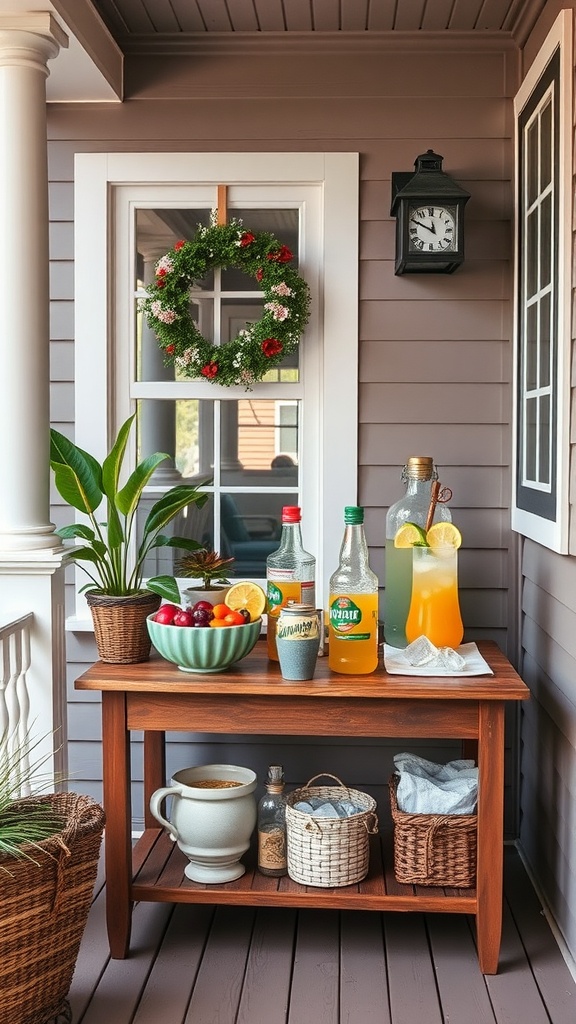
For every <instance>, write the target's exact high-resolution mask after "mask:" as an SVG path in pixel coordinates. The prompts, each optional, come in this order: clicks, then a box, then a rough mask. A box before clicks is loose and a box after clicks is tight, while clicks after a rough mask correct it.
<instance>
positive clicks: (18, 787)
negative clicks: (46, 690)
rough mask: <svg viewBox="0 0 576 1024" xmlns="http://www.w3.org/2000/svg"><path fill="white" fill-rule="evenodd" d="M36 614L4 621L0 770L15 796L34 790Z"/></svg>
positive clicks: (1, 633) (0, 627)
mask: <svg viewBox="0 0 576 1024" xmlns="http://www.w3.org/2000/svg"><path fill="white" fill-rule="evenodd" d="M33 621H34V615H33V613H32V612H29V613H28V614H27V615H22V616H20V618H18V619H14V620H13V621H12V622H8V623H6V624H5V625H3V624H2V623H0V739H1V740H2V747H1V756H2V759H3V762H4V763H2V764H0V772H3V773H6V772H7V773H8V775H9V782H10V789H11V792H12V793H13V795H15V796H28V795H29V793H30V785H29V781H28V780H29V778H30V753H29V750H28V745H27V744H28V735H29V726H30V722H29V718H30V696H29V692H28V684H27V680H26V673H27V672H28V670H29V669H30V633H31V629H32V623H33Z"/></svg>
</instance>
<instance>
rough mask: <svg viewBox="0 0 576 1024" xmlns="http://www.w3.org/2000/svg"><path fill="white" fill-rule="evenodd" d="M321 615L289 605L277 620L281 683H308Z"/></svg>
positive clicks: (306, 606)
mask: <svg viewBox="0 0 576 1024" xmlns="http://www.w3.org/2000/svg"><path fill="white" fill-rule="evenodd" d="M321 626H322V612H321V610H320V609H318V608H314V606H313V605H308V604H296V602H294V601H289V602H288V604H287V605H285V606H284V607H283V608H282V610H281V612H280V615H279V617H278V624H277V628H276V644H277V648H278V658H279V660H280V671H281V672H282V676H283V677H284V679H291V680H304V679H312V678H313V676H314V669H315V667H316V659H317V657H318V650H319V647H320V631H321Z"/></svg>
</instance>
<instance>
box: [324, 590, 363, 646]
mask: <svg viewBox="0 0 576 1024" xmlns="http://www.w3.org/2000/svg"><path fill="white" fill-rule="evenodd" d="M330 625H331V626H332V629H333V630H334V633H335V634H336V636H338V638H339V639H342V640H369V639H370V631H369V630H368V632H364V630H365V629H366V627H364V630H362V629H361V627H362V610H361V608H359V607H358V605H357V604H356V603H355V602H354V601H353V600H352V598H351V597H345V596H344V595H342V594H339V595H338V596H337V597H335V598H334V600H333V601H332V602H331V604H330Z"/></svg>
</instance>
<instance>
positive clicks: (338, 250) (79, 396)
mask: <svg viewBox="0 0 576 1024" xmlns="http://www.w3.org/2000/svg"><path fill="white" fill-rule="evenodd" d="M196 182H203V183H205V184H206V186H207V194H208V195H210V196H215V186H216V185H217V184H218V183H220V182H229V183H235V184H242V183H254V182H256V183H257V182H261V183H262V186H263V188H264V187H265V186H266V185H271V184H274V185H277V184H283V183H287V184H289V183H298V184H299V185H308V184H310V185H313V186H316V187H319V188H320V189H321V197H322V198H321V219H320V231H321V241H320V252H319V253H318V264H319V265H317V266H314V265H307V262H306V260H307V254H306V253H304V254H303V262H302V265H301V266H300V272H301V273H302V275H303V276H304V277H305V278H306V280H308V282H309V284H310V286H311V290H312V294H313V309H312V315H311V319H310V323H309V325H308V328H307V333H308V334H310V332H312V331H316V332H321V336H322V337H323V339H324V344H322V345H318V346H313V348H315V350H316V351H317V352H318V353H319V358H318V359H317V365H316V366H315V367H313V368H311V371H312V373H314V377H313V378H312V377H311V373H310V372H309V373H308V374H307V375H306V377H305V378H304V388H306V386H307V385H306V379H308V387H310V386H312V383H311V380H312V379H313V380H314V381H315V384H314V386H317V381H318V380H319V381H320V404H319V406H317V403H316V402H314V403H312V405H313V409H312V410H311V409H310V406H311V403H310V402H307V401H306V393H305V394H304V410H305V416H306V417H307V422H306V423H305V424H304V423H303V424H301V430H302V437H303V441H304V443H305V444H311V445H314V449H315V450H316V451H317V453H318V461H317V466H318V473H314V474H309V478H308V479H306V477H304V478H303V480H302V504H303V509H304V516H303V540H304V544H305V546H306V547H307V548H308V550H311V551H314V553H315V554H316V559H317V598H318V601H319V603H320V602H321V601H322V600H323V591H324V587H325V586H326V585H327V576H328V574H329V573H330V572H331V571H332V569H333V567H334V565H335V564H336V562H337V557H338V551H339V547H340V542H341V535H342V513H343V508H344V506H345V505H348V504H353V503H355V502H356V501H357V490H358V397H357V391H358V383H357V382H358V220H359V206H358V198H359V158H358V154H357V153H258V154H249V153H218V154H202V153H200V154H198V153H194V154H190V153H96V154H95V153H81V154H77V155H76V157H75V260H76V263H75V344H76V378H75V380H76V390H75V440H76V443H77V444H79V445H80V446H81V447H82V448H85V449H87V450H88V451H90V452H93V453H94V455H95V456H96V457H97V458H103V457H104V455H105V454H106V452H107V451H108V450H109V447H110V443H111V440H112V439H113V438H114V436H115V433H116V430H117V428H118V426H119V424H120V423H121V422H123V420H124V419H125V418H126V416H127V415H128V414H129V413H130V412H131V411H133V410H134V408H135V399H134V395H132V396H131V401H128V398H129V396H128V394H126V395H124V394H122V393H121V390H120V391H119V392H118V393H117V394H115V391H114V389H115V386H116V368H115V366H114V358H113V324H112V323H111V313H112V309H113V303H114V287H113V285H114V281H113V276H112V272H111V269H113V268H111V267H110V263H111V259H110V257H111V253H112V248H111V241H110V239H111V226H112V218H113V212H114V211H113V200H114V187H115V186H125V185H134V186H138V185H141V184H154V183H156V184H158V185H159V186H165V185H167V184H169V185H174V186H176V185H178V184H179V183H182V184H185V183H186V184H190V183H196ZM213 205H215V203H214V204H213ZM342 239H346V245H345V246H343V245H342ZM124 376H125V371H122V370H121V371H120V379H121V380H122V379H123V377H124ZM170 386H171V385H169V384H168V385H167V387H170ZM203 387H204V390H205V397H210V398H217V397H218V395H217V391H218V388H216V387H215V386H214V385H212V384H210V383H208V382H205V383H203ZM261 387H262V391H261V394H262V397H266V385H262V386H261ZM145 390H146V385H145V384H142V385H140V386H139V393H138V397H145ZM224 390H225V391H226V392H227V394H228V395H229V396H230V395H231V393H232V391H235V390H238V397H244V396H245V392H244V390H243V389H241V388H240V389H224ZM140 392H141V393H140ZM158 393H159V392H158V390H157V389H156V390H155V394H156V396H158ZM283 393H284V389H283ZM112 395H114V396H115V400H116V403H117V404H116V405H115V406H113V404H112V401H111V396H112ZM285 396H286V398H290V397H292V396H291V394H290V385H287V387H286V395H285ZM307 409H308V412H307V413H306V410H307ZM310 417H311V418H310ZM306 509H308V510H309V511H308V515H306ZM85 581H86V578H85V575H84V574H83V573H82V572H81V570H80V571H79V576H78V586H82V585H83V584H84V583H85ZM67 625H68V628H73V629H82V628H91V620H90V617H89V613H88V610H87V608H86V603H85V599H84V597H83V595H80V594H78V596H77V604H76V615H75V617H74V619H73V620H69V621H68V623H67Z"/></svg>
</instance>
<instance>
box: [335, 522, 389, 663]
mask: <svg viewBox="0 0 576 1024" xmlns="http://www.w3.org/2000/svg"><path fill="white" fill-rule="evenodd" d="M344 523H345V529H344V539H343V541H342V547H341V548H340V564H339V566H338V568H337V569H336V572H334V573H333V574H332V576H331V577H330V587H329V590H330V597H329V610H330V619H329V634H328V635H329V640H328V667H329V668H330V669H332V671H333V672H342V673H344V674H345V675H355V674H356V673H362V674H363V673H368V672H374V669H376V668H377V667H378V577H377V575H376V573H375V572H372V569H371V568H370V566H369V564H368V545H367V543H366V537H365V535H364V509H363V508H361V507H360V506H358V505H347V506H346V508H345V509H344Z"/></svg>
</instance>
